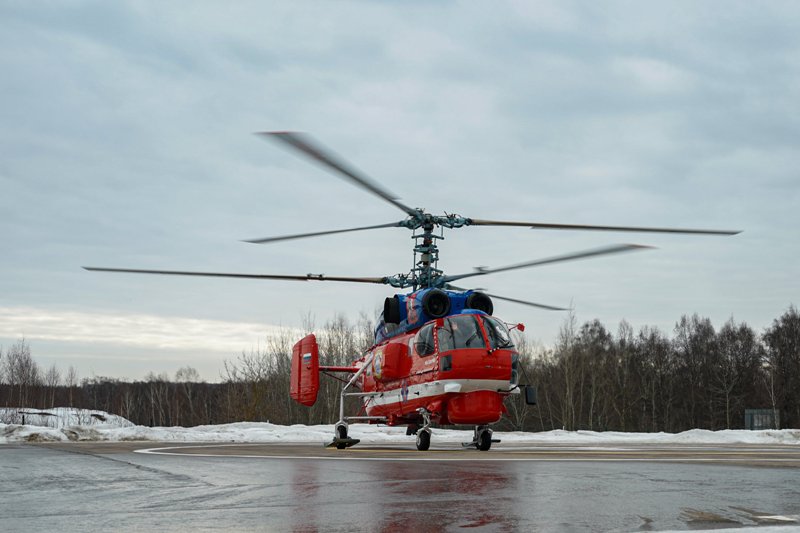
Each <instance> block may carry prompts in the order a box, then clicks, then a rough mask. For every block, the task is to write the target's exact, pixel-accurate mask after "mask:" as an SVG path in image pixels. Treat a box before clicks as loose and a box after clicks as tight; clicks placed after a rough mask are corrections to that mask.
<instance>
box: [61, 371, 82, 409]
mask: <svg viewBox="0 0 800 533" xmlns="http://www.w3.org/2000/svg"><path fill="white" fill-rule="evenodd" d="M64 381H65V383H64V385H66V386H67V394H68V395H69V406H70V407H74V406H73V401H72V393H73V391H74V390H75V388H76V387H77V386H78V383H79V382H80V379H79V377H78V370H77V369H76V368H75V367H74V366H72V365H69V368H68V369H67V375H66V377H65V379H64Z"/></svg>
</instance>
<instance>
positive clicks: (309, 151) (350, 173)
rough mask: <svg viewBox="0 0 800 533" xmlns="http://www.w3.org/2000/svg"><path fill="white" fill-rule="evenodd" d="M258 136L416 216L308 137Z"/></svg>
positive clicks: (286, 133)
mask: <svg viewBox="0 0 800 533" xmlns="http://www.w3.org/2000/svg"><path fill="white" fill-rule="evenodd" d="M258 135H262V136H264V137H266V138H268V139H276V140H278V141H281V142H283V143H284V144H286V145H288V146H290V147H292V148H294V149H295V150H297V151H298V152H301V153H303V154H305V155H307V156H309V157H311V158H312V159H314V160H316V161H317V162H318V163H321V164H322V165H324V166H326V167H328V168H329V169H332V170H335V171H336V172H338V173H339V175H340V176H342V177H344V178H346V179H348V180H349V181H351V182H352V183H354V184H356V185H358V186H359V187H361V188H362V189H366V190H367V191H369V192H371V193H372V194H374V195H375V196H378V197H380V198H383V199H384V200H386V201H387V202H389V203H390V204H392V205H393V206H395V207H396V208H398V209H400V210H402V211H405V212H406V213H407V214H409V215H411V216H416V215H417V210H416V209H411V208H410V207H408V206H407V205H405V204H403V203H401V202H399V201H398V200H397V196H395V195H393V194H391V193H390V192H389V191H387V190H386V189H384V188H383V187H381V186H380V185H378V184H377V183H376V182H375V181H374V180H372V179H370V178H368V177H367V176H365V175H363V174H361V173H359V172H358V171H357V170H355V169H353V168H351V167H348V166H347V164H345V163H344V161H342V160H341V159H339V158H337V157H336V156H334V155H333V154H332V153H331V152H328V151H326V150H325V149H324V148H322V146H320V145H319V144H318V143H316V142H314V141H312V140H311V137H309V136H308V135H306V134H303V133H299V132H294V131H264V132H259V133H258Z"/></svg>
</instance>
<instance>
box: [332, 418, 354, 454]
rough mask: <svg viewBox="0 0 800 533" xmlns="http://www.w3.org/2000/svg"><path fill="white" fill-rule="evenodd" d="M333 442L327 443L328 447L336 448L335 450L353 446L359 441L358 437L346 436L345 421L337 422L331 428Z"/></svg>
mask: <svg viewBox="0 0 800 533" xmlns="http://www.w3.org/2000/svg"><path fill="white" fill-rule="evenodd" d="M333 433H334V437H333V442H331V443H330V444H328V446H327V447H328V448H336V449H337V450H344V449H345V448H349V447H350V446H354V445H356V444H358V443H359V442H361V440H360V439H351V438H350V437H348V436H347V423H345V422H339V423H337V424H336V428H335V429H334V430H333Z"/></svg>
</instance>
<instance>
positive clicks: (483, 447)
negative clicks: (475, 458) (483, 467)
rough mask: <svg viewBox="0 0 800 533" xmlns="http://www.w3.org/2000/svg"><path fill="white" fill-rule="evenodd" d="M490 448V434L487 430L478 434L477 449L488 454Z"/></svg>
mask: <svg viewBox="0 0 800 533" xmlns="http://www.w3.org/2000/svg"><path fill="white" fill-rule="evenodd" d="M491 447H492V432H491V431H489V430H488V429H487V430H484V431H481V432H480V433H478V449H479V450H480V451H482V452H488V451H489V448H491Z"/></svg>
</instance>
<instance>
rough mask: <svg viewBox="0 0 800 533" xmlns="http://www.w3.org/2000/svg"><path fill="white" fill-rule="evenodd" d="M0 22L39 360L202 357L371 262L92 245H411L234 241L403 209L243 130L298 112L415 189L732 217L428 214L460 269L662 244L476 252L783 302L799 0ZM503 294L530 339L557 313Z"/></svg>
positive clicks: (220, 352) (517, 293)
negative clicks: (594, 228) (459, 224)
mask: <svg viewBox="0 0 800 533" xmlns="http://www.w3.org/2000/svg"><path fill="white" fill-rule="evenodd" d="M0 20H2V22H1V23H0V69H1V70H2V72H3V75H2V77H0V95H1V96H2V97H1V98H0V244H1V245H2V251H0V345H2V346H4V347H5V349H7V348H8V347H9V346H11V345H12V344H14V343H15V342H16V341H18V340H19V339H20V338H23V337H24V339H25V340H26V341H27V342H28V343H29V345H30V346H31V350H32V353H33V355H34V357H35V358H36V359H37V361H39V362H40V363H42V364H43V365H50V364H53V363H55V364H56V365H58V366H59V367H61V368H62V369H66V368H67V367H68V366H70V365H73V366H75V367H76V368H77V369H78V371H79V373H80V374H81V376H83V377H91V376H98V375H99V376H114V377H121V378H127V379H141V378H142V377H144V376H145V375H146V374H147V373H149V372H155V373H161V372H166V373H168V374H169V375H173V374H174V372H175V371H176V370H178V369H179V368H181V367H184V366H187V365H189V366H192V367H194V368H197V369H198V370H199V371H200V374H201V375H202V376H203V377H204V378H205V379H207V380H218V379H219V377H220V371H221V369H222V363H223V361H224V360H232V359H235V358H236V357H237V356H238V354H241V353H242V352H243V351H251V350H254V349H261V348H263V346H265V344H266V342H267V341H266V339H267V337H268V336H269V335H271V334H273V333H274V332H276V331H280V330H281V328H283V329H288V330H289V331H295V330H299V329H301V328H302V327H303V324H304V323H305V322H307V321H308V319H309V318H310V319H311V320H312V321H313V322H314V323H315V324H316V325H317V326H318V327H319V326H322V325H323V324H325V322H326V321H328V320H331V319H332V318H333V317H334V316H335V315H336V314H343V315H345V316H346V317H348V318H349V319H350V320H351V321H355V320H357V319H358V316H359V314H360V313H366V314H368V315H371V316H372V315H374V314H375V312H376V310H378V309H379V308H381V306H382V303H383V299H384V298H385V297H386V296H390V295H391V294H393V291H392V289H391V288H389V287H384V286H371V285H351V284H336V283H316V282H296V283H293V282H280V281H253V280H237V279H212V278H176V277H172V276H165V277H159V276H143V275H122V274H109V273H97V272H87V271H85V270H82V269H81V266H84V265H89V266H100V267H123V268H125V267H127V268H144V269H174V270H201V271H221V272H243V273H268V274H300V275H304V274H306V273H324V274H327V275H344V276H385V275H391V274H397V273H401V272H407V271H408V269H409V268H410V266H411V262H412V256H411V248H412V246H411V239H410V238H409V234H408V230H405V229H402V228H390V229H380V230H374V231H371V232H360V233H348V234H344V235H335V236H328V237H319V238H315V239H304V240H295V241H287V242H279V243H272V244H269V245H255V244H249V243H244V242H242V241H243V240H245V239H254V238H259V237H267V236H272V235H283V234H291V233H302V232H312V231H323V230H327V229H337V228H347V227H356V226H365V225H373V224H383V223H387V222H393V221H397V220H401V219H402V218H403V213H402V212H401V211H399V210H397V209H396V208H394V207H393V206H391V205H390V204H388V203H386V202H383V201H382V200H380V199H379V198H376V197H374V196H372V195H370V194H368V193H367V192H365V191H363V190H361V189H359V188H356V187H354V186H353V185H352V184H349V183H347V182H345V181H344V180H342V179H339V178H338V177H336V176H334V175H332V174H330V173H329V172H327V171H326V170H324V169H322V168H320V167H319V166H317V165H315V164H312V163H309V162H307V161H304V160H302V159H301V158H298V157H297V156H296V155H294V154H293V153H289V152H287V151H286V150H284V149H282V148H281V147H279V146H277V145H275V144H273V143H268V142H265V141H264V140H263V139H262V138H260V137H258V136H256V135H253V133H254V132H259V131H275V130H292V131H303V132H309V133H310V134H312V135H313V137H314V138H315V139H317V140H318V141H319V142H320V143H322V144H323V145H324V146H326V147H328V148H330V149H331V150H332V151H335V152H336V153H338V154H340V155H341V156H342V157H343V158H344V159H346V160H347V161H349V162H350V163H351V164H352V165H353V166H354V167H356V168H358V169H359V170H361V171H362V172H364V173H365V174H367V175H369V176H370V177H371V178H372V179H374V180H375V181H377V182H379V183H380V184H381V185H382V186H383V187H384V188H386V189H388V190H389V191H391V192H392V193H394V194H395V195H397V197H399V198H400V199H401V201H403V202H404V203H406V204H408V205H410V206H412V207H424V208H426V209H427V210H428V211H430V212H433V213H438V214H443V213H444V212H447V213H457V214H460V215H462V216H466V217H472V218H485V219H505V220H522V221H533V222H559V223H575V224H607V225H648V226H678V227H694V228H719V229H731V230H742V231H743V233H741V234H740V235H737V236H734V237H709V236H681V235H653V234H625V233H600V232H566V231H552V230H550V231H547V230H531V229H527V228H483V227H482V228H476V227H471V228H465V229H460V230H456V231H448V232H446V233H445V239H444V240H443V241H442V242H441V243H440V250H441V262H440V267H442V268H443V269H444V270H445V272H446V273H450V274H455V273H462V272H468V271H470V270H471V269H472V268H473V267H476V266H488V267H499V266H503V265H507V264H513V263H517V262H522V261H528V260H533V259H538V258H544V257H550V256H553V255H559V254H564V253H570V252H575V251H580V250H585V249H590V248H596V247H600V246H606V245H612V244H620V243H636V244H643V245H650V246H654V247H656V249H653V250H646V251H638V252H635V253H630V254H622V255H616V256H608V257H603V258H595V259H591V260H586V261H578V262H574V263H564V264H559V265H549V266H542V267H539V268H535V269H529V270H519V271H512V272H504V273H498V274H496V275H493V276H487V277H485V278H483V277H482V278H471V279H470V281H474V284H473V285H471V287H473V288H484V289H487V290H488V291H490V292H492V293H495V294H499V295H503V296H510V297H516V298H521V299H526V300H533V301H536V302H542V303H546V304H550V305H556V306H572V307H573V308H574V312H575V315H576V318H577V320H578V322H579V323H582V322H585V321H588V320H592V319H595V318H597V319H599V320H601V321H602V322H603V323H604V324H605V325H606V326H607V327H609V328H610V329H611V330H614V331H615V330H616V327H617V324H618V323H619V322H620V321H621V320H623V319H624V320H627V321H628V322H629V323H630V324H631V325H633V326H634V328H637V329H638V328H639V327H642V326H644V325H652V326H657V327H659V328H661V329H662V330H664V331H665V332H666V333H671V332H672V329H673V327H674V325H675V322H676V321H677V320H679V319H680V317H681V315H683V314H692V313H698V314H700V315H701V316H706V317H709V318H710V319H711V320H712V322H713V323H714V324H715V326H716V327H718V328H719V327H721V326H722V324H724V322H725V321H727V320H728V319H730V318H733V319H734V320H736V321H745V322H747V323H748V324H750V325H751V326H753V327H754V328H755V329H756V330H757V331H762V330H763V329H764V328H765V327H768V326H769V325H770V324H771V322H772V320H774V319H775V318H777V317H778V316H780V315H781V314H782V313H783V312H784V311H785V310H786V309H787V308H788V307H789V305H790V304H795V305H796V304H798V302H799V301H800V297H798V295H799V294H800V282H798V275H797V274H798V259H800V239H798V229H797V228H798V226H799V225H800V224H798V223H800V214H798V213H799V212H800V210H798V205H800V179H798V169H799V168H800V151H799V150H798V139H800V32H798V31H797V28H798V27H800V5H798V4H797V3H796V2H776V1H767V2H762V3H758V4H754V3H752V2H734V1H724V2H713V1H710V2H694V1H676V2H668V3H656V2H633V1H631V2H613V1H612V2H604V3H603V4H602V5H598V4H596V3H595V2H527V1H526V2H523V1H501V2H493V3H492V4H491V5H488V4H485V3H478V2H466V1H464V2H452V1H443V2H435V3H428V2H401V3H393V2H366V1H343V2H237V3H219V2H169V3H164V2H101V1H97V2H82V1H81V2H78V1H74V2H73V1H66V2H52V3H49V2H36V3H30V2H22V1H20V2H15V1H5V2H2V3H0ZM465 281H466V280H465ZM495 314H496V315H497V316H499V317H500V318H502V319H504V320H505V321H507V322H510V323H517V322H522V323H524V324H525V325H526V327H527V329H526V333H527V335H528V337H529V338H530V339H532V340H534V341H537V342H540V343H542V344H544V345H549V344H551V343H553V342H554V340H555V338H556V336H557V334H558V330H559V327H560V325H561V324H562V323H563V321H564V314H563V313H560V312H552V311H543V310H538V309H534V308H529V307H524V306H520V305H515V304H511V303H505V302H496V304H495ZM354 355H356V354H354Z"/></svg>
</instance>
